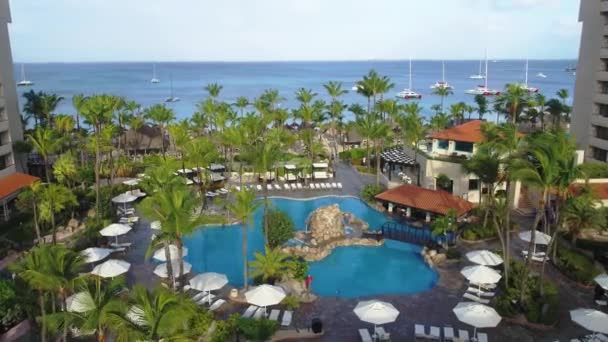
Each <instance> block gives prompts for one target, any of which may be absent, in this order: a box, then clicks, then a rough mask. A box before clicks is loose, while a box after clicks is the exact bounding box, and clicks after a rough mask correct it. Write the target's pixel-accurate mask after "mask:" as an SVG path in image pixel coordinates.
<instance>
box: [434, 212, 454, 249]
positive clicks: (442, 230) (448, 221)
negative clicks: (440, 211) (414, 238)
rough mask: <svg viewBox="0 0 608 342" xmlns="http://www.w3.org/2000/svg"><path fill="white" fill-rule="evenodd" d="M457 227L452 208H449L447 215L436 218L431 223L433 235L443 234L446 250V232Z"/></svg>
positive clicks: (447, 247)
mask: <svg viewBox="0 0 608 342" xmlns="http://www.w3.org/2000/svg"><path fill="white" fill-rule="evenodd" d="M457 229H458V225H457V224H456V210H454V209H449V210H448V213H447V215H445V216H441V217H438V218H436V219H435V221H434V222H433V223H432V224H431V233H432V234H433V236H436V235H443V237H444V238H445V240H444V241H443V242H444V248H445V249H446V250H448V249H449V247H450V246H449V243H448V241H447V234H448V233H450V232H454V231H456V230H457Z"/></svg>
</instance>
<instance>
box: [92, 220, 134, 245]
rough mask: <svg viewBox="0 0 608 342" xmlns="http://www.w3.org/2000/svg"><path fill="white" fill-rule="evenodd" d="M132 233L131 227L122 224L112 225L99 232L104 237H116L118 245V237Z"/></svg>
mask: <svg viewBox="0 0 608 342" xmlns="http://www.w3.org/2000/svg"><path fill="white" fill-rule="evenodd" d="M130 231H131V226H128V225H126V224H121V223H112V224H111V225H109V226H107V227H105V228H104V229H102V230H100V231H99V234H101V235H103V236H114V237H116V243H118V236H119V235H124V234H127V233H128V232H130Z"/></svg>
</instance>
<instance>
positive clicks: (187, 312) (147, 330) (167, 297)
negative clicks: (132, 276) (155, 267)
mask: <svg viewBox="0 0 608 342" xmlns="http://www.w3.org/2000/svg"><path fill="white" fill-rule="evenodd" d="M129 297H130V298H129V305H130V306H129V311H128V314H127V315H125V316H122V317H120V316H117V317H116V318H117V319H116V321H115V322H113V324H112V325H113V328H114V330H115V331H116V335H117V338H118V340H122V341H162V340H187V339H188V338H193V339H196V338H198V337H199V336H192V334H191V332H190V329H189V328H190V327H189V324H187V323H189V322H190V320H191V319H192V318H193V317H194V315H196V313H197V306H196V304H195V303H194V302H193V301H192V300H190V299H189V298H187V297H185V296H182V295H180V294H177V293H174V292H172V291H169V290H168V289H165V288H162V287H157V288H155V289H154V290H148V289H146V288H145V287H143V286H141V285H135V286H134V287H133V288H132V289H131V291H130V296H129Z"/></svg>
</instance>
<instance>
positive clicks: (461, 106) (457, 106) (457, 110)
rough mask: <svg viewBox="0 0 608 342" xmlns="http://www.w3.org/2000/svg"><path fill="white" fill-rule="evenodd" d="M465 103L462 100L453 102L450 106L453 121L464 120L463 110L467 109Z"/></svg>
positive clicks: (460, 121) (459, 121)
mask: <svg viewBox="0 0 608 342" xmlns="http://www.w3.org/2000/svg"><path fill="white" fill-rule="evenodd" d="M467 107H468V106H467V104H466V103H464V102H458V103H454V104H453V105H451V106H450V116H451V117H452V119H454V121H456V122H457V123H459V124H461V123H462V122H463V121H464V112H465V111H466V110H467Z"/></svg>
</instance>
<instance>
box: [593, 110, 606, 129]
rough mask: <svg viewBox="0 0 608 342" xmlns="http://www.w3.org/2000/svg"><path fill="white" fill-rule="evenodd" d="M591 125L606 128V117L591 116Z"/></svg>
mask: <svg viewBox="0 0 608 342" xmlns="http://www.w3.org/2000/svg"><path fill="white" fill-rule="evenodd" d="M591 124H593V125H596V126H602V127H608V117H605V116H601V115H599V114H597V113H596V114H593V115H591Z"/></svg>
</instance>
